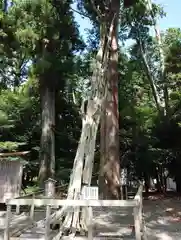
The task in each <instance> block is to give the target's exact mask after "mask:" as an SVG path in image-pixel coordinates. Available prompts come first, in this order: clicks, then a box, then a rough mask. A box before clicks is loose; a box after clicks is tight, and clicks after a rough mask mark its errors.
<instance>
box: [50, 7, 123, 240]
mask: <svg viewBox="0 0 181 240" xmlns="http://www.w3.org/2000/svg"><path fill="white" fill-rule="evenodd" d="M117 13H118V10H117V9H116V12H114V14H113V15H114V16H113V17H112V19H111V21H110V24H109V23H108V26H109V27H107V31H104V33H103V34H102V35H101V39H100V49H99V51H98V53H97V57H96V66H95V68H94V72H93V77H92V82H91V84H92V91H91V96H90V98H89V99H88V104H87V110H86V112H83V113H82V132H81V137H80V141H79V144H78V148H77V153H76V156H75V159H74V165H73V170H72V174H71V177H70V182H69V187H68V199H79V197H80V194H81V190H82V186H83V185H88V186H90V184H91V178H92V169H93V162H94V150H95V142H96V136H97V129H98V126H99V122H100V117H101V114H102V108H103V103H104V102H105V99H106V98H107V93H108V80H107V77H106V75H107V69H108V62H109V60H110V59H109V56H110V48H109V46H110V45H112V40H113V36H114V30H113V29H114V24H113V22H114V21H113V20H114V19H115V17H116V18H117V17H118V16H116V15H117ZM101 28H102V25H101ZM103 28H104V27H103ZM101 31H102V30H101ZM107 39H108V40H107ZM82 109H84V107H83V108H82ZM65 210H66V207H63V208H62V209H61V210H60V211H58V212H56V213H55V218H56V219H61V217H62V215H64V212H65ZM64 216H65V220H64V222H63V224H62V227H61V230H60V232H59V234H58V235H57V236H56V238H55V239H57V240H58V239H59V238H60V236H61V235H62V233H63V230H64V229H69V230H70V232H71V233H72V235H75V233H76V231H77V230H79V229H80V227H81V228H83V229H86V227H85V225H86V224H85V223H86V216H85V215H84V213H83V214H80V208H79V207H77V208H76V209H74V211H73V212H67V213H66V214H65V215H64ZM55 239H54V240H55Z"/></svg>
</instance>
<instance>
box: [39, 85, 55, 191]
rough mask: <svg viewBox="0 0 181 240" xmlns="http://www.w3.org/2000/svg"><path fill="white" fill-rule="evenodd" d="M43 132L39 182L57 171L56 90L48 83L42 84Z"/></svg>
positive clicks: (41, 183) (41, 182)
mask: <svg viewBox="0 0 181 240" xmlns="http://www.w3.org/2000/svg"><path fill="white" fill-rule="evenodd" d="M41 107H42V132H41V142H40V170H39V184H40V186H41V187H43V186H44V181H45V180H47V179H48V178H49V177H51V178H53V177H54V173H55V139H54V138H55V136H54V130H53V129H54V126H55V92H54V89H53V88H49V87H48V86H46V84H42V86H41Z"/></svg>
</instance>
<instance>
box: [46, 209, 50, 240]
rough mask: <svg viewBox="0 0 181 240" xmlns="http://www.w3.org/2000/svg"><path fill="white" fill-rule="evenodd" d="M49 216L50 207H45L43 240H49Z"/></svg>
mask: <svg viewBox="0 0 181 240" xmlns="http://www.w3.org/2000/svg"><path fill="white" fill-rule="evenodd" d="M50 215H51V206H50V205H47V206H46V220H45V240H49V236H50Z"/></svg>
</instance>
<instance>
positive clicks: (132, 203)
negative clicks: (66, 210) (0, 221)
mask: <svg viewBox="0 0 181 240" xmlns="http://www.w3.org/2000/svg"><path fill="white" fill-rule="evenodd" d="M142 191H143V186H142V184H141V185H140V187H139V189H138V192H137V194H136V196H135V198H134V199H133V200H69V199H66V200H59V199H50V198H43V199H36V198H26V199H24V198H18V199H11V200H9V201H8V203H7V216H6V223H5V231H4V240H9V224H10V215H11V207H12V205H16V206H31V210H30V217H31V218H32V219H33V216H34V214H33V213H34V208H35V207H40V206H46V219H45V239H46V240H48V239H49V233H50V220H51V206H56V207H59V206H67V207H73V208H74V207H87V209H88V211H87V214H88V216H87V217H88V218H87V219H89V223H88V226H87V227H88V239H89V240H92V239H93V229H92V226H93V222H92V221H93V218H92V216H93V214H92V207H99V206H100V207H121V208H124V207H131V208H133V209H134V224H135V235H136V240H141V231H142V227H143V223H142V207H143V205H142Z"/></svg>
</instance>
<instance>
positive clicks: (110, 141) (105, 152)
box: [99, 0, 120, 199]
mask: <svg viewBox="0 0 181 240" xmlns="http://www.w3.org/2000/svg"><path fill="white" fill-rule="evenodd" d="M119 9H120V1H119V0H113V1H112V4H111V10H112V12H111V13H110V15H111V17H112V14H113V13H115V12H116V13H117V14H116V17H115V19H114V23H113V25H114V26H113V35H112V42H111V46H110V61H109V67H108V81H109V90H108V96H107V100H106V101H105V111H104V115H103V117H102V120H101V121H102V122H101V140H100V141H101V160H100V179H99V180H100V188H101V189H102V190H100V197H101V198H105V199H106V198H109V199H118V198H120V158H119V112H118V20H119V14H118V13H119Z"/></svg>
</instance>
